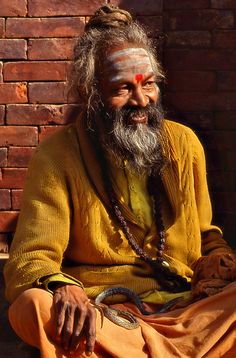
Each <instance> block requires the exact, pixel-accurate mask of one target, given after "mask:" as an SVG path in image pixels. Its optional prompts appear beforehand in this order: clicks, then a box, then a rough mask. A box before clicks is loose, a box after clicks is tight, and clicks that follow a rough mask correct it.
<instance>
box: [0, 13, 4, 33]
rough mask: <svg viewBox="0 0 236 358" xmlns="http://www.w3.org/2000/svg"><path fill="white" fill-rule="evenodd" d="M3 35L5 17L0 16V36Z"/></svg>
mask: <svg viewBox="0 0 236 358" xmlns="http://www.w3.org/2000/svg"><path fill="white" fill-rule="evenodd" d="M4 35H5V19H3V18H0V37H3V36H4Z"/></svg>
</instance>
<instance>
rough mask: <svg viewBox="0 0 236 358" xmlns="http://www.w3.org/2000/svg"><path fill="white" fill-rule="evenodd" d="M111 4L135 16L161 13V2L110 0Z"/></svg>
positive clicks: (155, 0)
mask: <svg viewBox="0 0 236 358" xmlns="http://www.w3.org/2000/svg"><path fill="white" fill-rule="evenodd" d="M111 3H112V4H114V5H118V6H119V7H121V8H122V9H125V10H128V11H131V13H132V14H135V15H156V14H158V13H161V12H162V0H145V1H133V0H125V1H122V0H112V1H111ZM103 4H104V2H103Z"/></svg>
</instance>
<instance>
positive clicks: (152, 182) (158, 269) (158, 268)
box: [102, 160, 191, 292]
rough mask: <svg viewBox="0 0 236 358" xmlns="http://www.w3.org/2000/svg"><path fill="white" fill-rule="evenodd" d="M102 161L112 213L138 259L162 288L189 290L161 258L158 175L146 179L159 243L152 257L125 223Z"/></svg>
mask: <svg viewBox="0 0 236 358" xmlns="http://www.w3.org/2000/svg"><path fill="white" fill-rule="evenodd" d="M102 163H103V164H102V167H103V168H102V169H103V170H102V172H103V181H104V184H105V188H106V191H107V194H108V197H109V200H110V203H111V207H112V210H113V213H114V215H115V217H116V219H117V221H118V222H119V224H120V226H121V228H122V230H123V232H124V234H125V237H126V239H127V241H128V243H129V245H130V246H131V248H132V249H133V250H134V251H135V252H136V254H137V255H138V256H139V257H140V259H142V260H143V261H145V262H146V263H147V264H149V265H150V266H151V267H152V269H153V275H154V278H155V279H156V280H157V281H158V283H159V284H160V286H161V287H162V288H163V289H164V290H167V291H170V292H181V291H186V290H189V289H190V287H191V285H190V283H189V282H188V281H187V280H186V278H184V277H182V276H180V275H178V274H177V273H175V272H173V271H171V270H170V268H169V264H168V263H167V262H166V261H165V260H164V258H163V253H164V249H165V243H166V234H165V227H164V223H163V219H162V214H161V199H160V195H158V193H157V185H156V184H157V180H159V182H161V178H160V176H155V175H153V174H151V175H150V177H149V180H148V191H149V194H150V195H151V196H152V197H153V201H154V215H155V223H156V227H157V231H158V237H159V243H158V246H157V257H156V258H155V259H153V258H152V257H150V256H149V255H148V254H147V253H146V252H145V251H144V250H143V249H142V248H141V247H140V246H139V245H138V244H137V242H136V240H135V238H134V237H133V235H132V233H131V231H130V229H129V227H128V225H127V222H126V220H125V218H124V216H123V215H122V212H121V210H120V207H119V203H118V200H117V198H116V195H115V192H114V189H113V187H112V184H111V181H110V178H109V175H108V171H107V167H106V163H105V160H102Z"/></svg>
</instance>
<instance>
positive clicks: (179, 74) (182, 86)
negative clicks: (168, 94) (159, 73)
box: [166, 71, 216, 92]
mask: <svg viewBox="0 0 236 358" xmlns="http://www.w3.org/2000/svg"><path fill="white" fill-rule="evenodd" d="M166 81H167V90H168V91H181V92H183V91H187V92H190V91H200V92H210V91H212V92H214V91H215V87H216V74H215V73H214V72H210V71H169V72H167V75H166Z"/></svg>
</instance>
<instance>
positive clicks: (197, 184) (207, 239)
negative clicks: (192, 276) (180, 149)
mask: <svg viewBox="0 0 236 358" xmlns="http://www.w3.org/2000/svg"><path fill="white" fill-rule="evenodd" d="M191 133H192V143H193V174H194V188H195V198H196V204H197V210H198V218H199V224H200V230H201V237H202V255H208V254H210V253H213V252H214V253H216V252H224V253H227V252H229V253H231V252H232V250H231V249H230V247H229V246H228V245H227V243H226V241H225V240H223V238H222V231H221V229H220V228H219V227H217V226H215V225H212V224H211V221H212V207H211V201H210V196H209V191H208V185H207V174H206V161H205V154H204V150H203V147H202V145H201V143H200V141H199V139H198V138H197V136H196V135H195V134H194V133H193V132H192V131H191Z"/></svg>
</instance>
